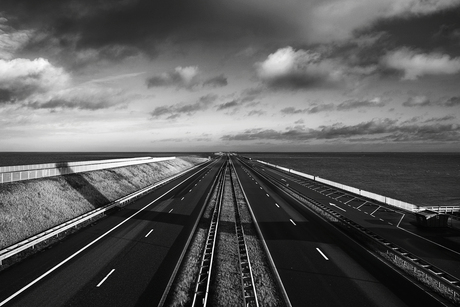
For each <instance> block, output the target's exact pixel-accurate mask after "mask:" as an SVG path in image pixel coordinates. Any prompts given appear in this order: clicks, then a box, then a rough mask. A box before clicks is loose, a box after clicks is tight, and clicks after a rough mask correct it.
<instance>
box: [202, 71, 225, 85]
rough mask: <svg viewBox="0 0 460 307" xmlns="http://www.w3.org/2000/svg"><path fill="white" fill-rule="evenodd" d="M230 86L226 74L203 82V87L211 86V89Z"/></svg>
mask: <svg viewBox="0 0 460 307" xmlns="http://www.w3.org/2000/svg"><path fill="white" fill-rule="evenodd" d="M227 84H228V81H227V77H225V76H224V74H221V75H219V76H215V77H212V78H209V79H206V80H205V81H204V82H203V86H204V87H206V86H210V87H222V86H226V85H227Z"/></svg>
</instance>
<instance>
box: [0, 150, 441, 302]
mask: <svg viewBox="0 0 460 307" xmlns="http://www.w3.org/2000/svg"><path fill="white" fill-rule="evenodd" d="M234 162H235V166H236V169H237V173H238V176H239V178H240V180H241V182H242V184H243V188H244V190H245V192H246V195H247V197H248V199H249V202H250V204H251V206H252V209H253V211H254V213H255V215H256V217H257V220H258V222H259V226H260V228H261V230H262V233H263V236H264V238H265V240H266V243H267V245H268V247H269V250H270V253H271V255H272V258H273V260H274V262H275V265H276V268H277V270H278V272H279V275H280V276H281V279H282V282H283V284H284V287H285V289H286V292H287V294H288V296H289V299H290V301H291V303H292V305H293V306H438V305H439V303H438V302H436V301H434V300H433V298H432V297H431V296H430V295H428V294H427V293H426V292H424V291H422V290H421V289H419V288H418V287H417V286H414V285H413V284H411V283H410V282H408V281H407V280H406V279H405V278H403V277H401V276H400V275H399V274H398V273H396V272H394V271H393V270H391V269H389V268H388V267H386V266H385V265H384V264H383V263H381V262H380V261H379V260H377V259H376V258H374V257H373V256H372V255H370V254H369V253H368V252H367V251H365V250H364V249H363V248H361V247H360V246H359V245H358V244H356V243H355V242H354V241H353V240H351V239H350V238H348V237H347V236H346V235H344V234H343V233H341V232H340V231H338V230H337V229H335V228H334V227H333V226H331V225H330V224H329V223H327V222H324V221H323V220H322V219H320V218H318V217H317V216H316V215H315V214H313V213H311V212H310V211H308V210H307V209H305V208H304V207H301V206H299V205H298V204H296V203H295V202H292V201H291V200H289V198H287V197H286V196H283V195H281V194H277V193H275V192H274V191H273V190H271V188H270V186H269V185H268V184H265V183H264V182H263V181H262V180H259V178H254V175H253V174H248V173H246V172H245V171H244V170H243V169H242V168H241V164H240V163H238V162H237V161H236V160H234ZM222 163H223V159H221V160H220V161H219V162H217V163H214V164H212V165H208V166H204V167H202V168H201V169H200V170H196V171H193V172H192V173H189V174H187V175H185V176H182V177H181V178H178V179H176V180H174V181H173V182H171V183H169V184H167V185H165V186H163V187H161V188H158V189H157V190H155V191H153V192H152V193H150V194H148V195H147V196H145V197H143V198H140V199H139V200H137V201H136V202H133V203H131V204H130V205H127V206H125V207H123V208H121V209H120V210H119V211H116V212H112V213H111V214H110V215H109V216H108V217H106V218H104V219H101V220H100V221H98V222H97V223H95V224H94V225H93V226H91V227H86V228H84V229H82V230H80V231H78V232H77V233H75V234H73V235H70V236H69V237H68V238H66V239H65V240H63V241H61V242H60V243H59V244H56V245H55V246H53V247H52V248H50V249H47V250H45V251H42V252H40V253H38V254H36V255H35V256H32V257H31V258H29V259H27V260H25V261H23V262H21V263H19V264H17V265H14V266H12V267H10V268H9V269H7V270H5V271H3V272H2V273H1V274H0V306H3V305H6V306H47V307H48V306H146V305H148V306H156V305H158V302H159V301H160V300H161V297H162V295H163V293H164V291H165V289H166V287H167V284H168V282H169V280H170V277H171V275H172V272H173V271H174V269H175V267H176V265H177V262H178V259H179V257H180V254H181V253H182V251H183V249H184V246H185V244H186V242H187V240H188V238H189V237H190V234H191V232H192V229H193V226H194V225H195V222H196V220H197V218H198V216H199V213H200V211H201V209H202V207H203V205H204V202H205V199H206V197H207V194H208V193H209V191H210V189H211V185H212V182H213V180H214V178H215V176H216V174H217V172H218V169H219V167H220V165H222ZM192 174H194V175H192Z"/></svg>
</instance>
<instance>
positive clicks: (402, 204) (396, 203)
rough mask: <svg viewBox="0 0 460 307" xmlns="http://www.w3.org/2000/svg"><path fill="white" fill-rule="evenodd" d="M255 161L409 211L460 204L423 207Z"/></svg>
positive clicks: (439, 209) (443, 209)
mask: <svg viewBox="0 0 460 307" xmlns="http://www.w3.org/2000/svg"><path fill="white" fill-rule="evenodd" d="M256 161H257V162H260V163H262V164H265V165H269V166H271V167H275V168H278V169H281V170H284V171H286V172H289V173H292V174H296V175H299V176H302V177H306V178H308V179H311V180H314V181H318V182H321V183H324V184H327V185H330V186H333V187H335V188H339V189H341V190H345V191H348V192H351V193H353V194H358V195H361V196H364V197H367V198H370V199H374V200H377V201H379V202H381V203H384V204H387V205H389V206H394V207H398V208H401V209H404V210H408V211H411V212H419V211H422V210H432V211H436V212H439V213H454V212H460V206H432V207H424V206H423V207H420V206H417V205H414V204H411V203H407V202H404V201H401V200H397V199H393V198H390V197H386V196H383V195H380V194H376V193H372V192H368V191H364V190H361V189H358V188H354V187H350V186H347V185H345V184H341V183H338V182H334V181H331V180H328V179H324V178H320V177H318V176H312V175H309V174H305V173H301V172H298V171H295V170H293V169H289V168H285V167H281V166H278V165H274V164H271V163H267V162H264V161H260V160H256Z"/></svg>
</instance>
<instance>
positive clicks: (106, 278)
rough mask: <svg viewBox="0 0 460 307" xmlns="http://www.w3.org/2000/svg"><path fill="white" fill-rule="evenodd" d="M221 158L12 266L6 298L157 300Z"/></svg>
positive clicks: (19, 301) (57, 302) (3, 289)
mask: <svg viewBox="0 0 460 307" xmlns="http://www.w3.org/2000/svg"><path fill="white" fill-rule="evenodd" d="M221 164H222V161H219V162H218V163H214V164H212V165H207V166H205V167H201V169H200V170H194V171H192V172H191V173H187V174H186V175H185V176H182V177H181V178H178V179H176V180H174V181H173V182H171V183H169V184H167V185H165V186H163V187H161V188H159V189H157V190H155V191H154V192H152V193H150V194H148V195H147V196H145V197H143V198H141V199H139V200H137V201H136V202H133V203H131V204H129V205H127V206H126V207H123V208H122V209H120V210H119V211H117V212H114V213H112V214H110V215H109V216H108V217H106V218H104V219H102V220H100V221H98V222H97V223H95V224H94V226H92V227H86V228H84V229H82V230H81V231H78V232H77V233H75V234H73V235H70V236H69V237H68V238H66V239H65V240H63V241H62V242H60V243H59V244H57V245H55V246H53V247H52V248H50V249H48V250H46V251H43V252H40V253H38V254H37V255H35V256H32V257H31V258H29V259H27V260H25V261H23V262H22V263H19V264H17V265H14V266H12V267H10V268H9V269H7V270H5V271H4V272H2V273H1V274H0V302H1V303H0V305H3V304H5V305H7V306H47V307H50V306H145V305H149V306H150V305H157V304H158V302H159V301H160V299H161V297H162V295H163V292H164V290H165V288H166V286H167V284H168V282H169V279H170V276H171V275H172V272H173V270H174V268H175V266H176V263H177V262H178V259H179V256H180V254H181V252H182V251H183V248H184V245H185V243H186V241H187V239H188V237H189V235H190V233H191V231H192V228H193V225H194V223H195V221H196V220H197V218H198V215H199V212H200V210H201V207H202V206H203V204H204V201H205V198H206V195H207V194H208V192H209V190H210V188H211V184H212V182H213V180H214V177H215V175H216V173H217V170H218V168H219V166H220V165H221ZM192 174H195V175H192ZM191 175H192V176H191ZM13 296H14V297H13ZM7 300H8V302H6V301H7Z"/></svg>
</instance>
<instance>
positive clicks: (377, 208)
mask: <svg viewBox="0 0 460 307" xmlns="http://www.w3.org/2000/svg"><path fill="white" fill-rule="evenodd" d="M379 209H380V206H378V207H377V209H375V210H374V211H373V212H372V213H371V215H372V216H374V213H375V212H377V210H379Z"/></svg>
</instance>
